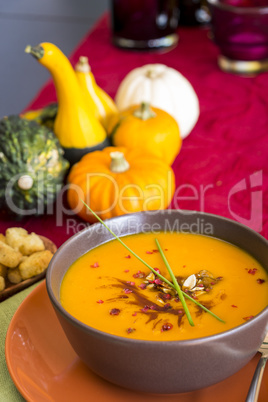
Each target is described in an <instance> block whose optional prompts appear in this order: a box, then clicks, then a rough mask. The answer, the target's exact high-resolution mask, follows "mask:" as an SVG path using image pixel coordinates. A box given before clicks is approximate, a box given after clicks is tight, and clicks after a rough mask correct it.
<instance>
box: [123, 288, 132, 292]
mask: <svg viewBox="0 0 268 402" xmlns="http://www.w3.org/2000/svg"><path fill="white" fill-rule="evenodd" d="M132 292H133V290H131V289H128V288H125V289H124V293H132Z"/></svg>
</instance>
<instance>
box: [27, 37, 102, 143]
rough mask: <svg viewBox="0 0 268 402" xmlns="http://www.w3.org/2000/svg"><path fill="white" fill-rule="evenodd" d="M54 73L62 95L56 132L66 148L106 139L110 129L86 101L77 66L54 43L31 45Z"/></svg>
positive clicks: (59, 98)
mask: <svg viewBox="0 0 268 402" xmlns="http://www.w3.org/2000/svg"><path fill="white" fill-rule="evenodd" d="M25 52H26V53H31V54H32V55H33V56H34V57H35V58H36V59H37V60H38V62H39V63H40V64H42V65H43V66H44V67H46V68H47V69H48V70H49V72H50V73H51V75H52V78H53V81H54V84H55V88H56V92H57V98H58V113H57V117H56V120H55V125H54V132H55V134H56V136H57V137H58V139H59V142H60V144H61V145H62V146H63V147H65V148H87V147H94V146H96V145H97V144H99V143H102V142H103V141H104V140H105V139H106V131H105V129H104V128H103V126H102V125H101V123H100V122H99V121H98V119H96V117H95V114H94V112H93V111H92V110H91V109H90V107H89V106H88V105H87V104H86V102H85V99H84V96H83V93H82V90H81V88H80V85H79V83H78V80H77V77H76V74H75V72H74V69H73V67H72V65H71V63H70V61H69V60H68V58H67V57H66V56H65V55H64V54H63V53H62V51H61V50H60V49H59V48H58V47H57V46H55V45H54V44H52V43H48V42H43V43H41V44H39V45H38V46H35V47H32V46H27V47H26V49H25Z"/></svg>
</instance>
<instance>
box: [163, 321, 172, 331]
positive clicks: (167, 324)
mask: <svg viewBox="0 0 268 402" xmlns="http://www.w3.org/2000/svg"><path fill="white" fill-rule="evenodd" d="M172 328H173V325H172V324H170V323H169V322H166V323H165V324H164V325H162V328H161V332H164V331H169V330H171V329H172Z"/></svg>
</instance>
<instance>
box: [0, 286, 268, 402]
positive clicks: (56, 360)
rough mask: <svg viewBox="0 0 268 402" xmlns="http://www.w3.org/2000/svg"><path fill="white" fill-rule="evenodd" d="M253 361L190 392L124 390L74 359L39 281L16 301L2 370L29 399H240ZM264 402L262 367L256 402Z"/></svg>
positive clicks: (266, 384)
mask: <svg viewBox="0 0 268 402" xmlns="http://www.w3.org/2000/svg"><path fill="white" fill-rule="evenodd" d="M258 359H259V355H256V356H255V357H254V358H253V359H252V360H251V361H250V362H249V363H248V364H247V365H246V366H245V367H244V368H243V369H242V370H240V371H239V372H238V373H236V374H235V375H233V376H232V377H230V378H228V379H227V380H225V381H222V382H220V383H218V384H216V385H213V386H211V387H209V388H204V389H202V390H199V391H195V392H190V393H185V394H178V395H151V394H142V393H138V392H132V391H128V390H126V389H123V388H120V387H118V386H116V385H113V384H110V383H109V382H107V381H105V380H103V379H101V378H100V377H98V376H97V375H95V374H94V373H93V372H92V371H91V370H90V369H88V368H87V367H86V365H85V364H84V363H83V362H82V361H81V360H80V359H79V358H78V357H77V355H76V354H75V352H74V351H73V349H72V347H71V346H70V344H69V342H68V340H67V338H66V336H65V334H64V333H63V330H62V329H61V327H60V324H59V323H58V320H57V317H56V315H55V312H54V310H53V308H52V306H51V304H50V301H49V298H48V295H47V291H46V286H45V281H43V282H42V283H40V285H38V286H37V287H36V288H35V289H34V290H33V291H32V292H31V293H30V294H29V295H28V296H27V297H26V299H25V300H24V301H23V303H22V304H21V305H20V307H19V308H18V310H17V311H16V313H15V315H14V316H13V318H12V320H11V323H10V325H9V328H8V332H7V337H6V361H7V366H8V370H9V372H10V375H11V377H12V379H13V381H14V383H15V385H16V387H17V388H18V390H19V392H20V393H21V394H22V395H23V397H24V398H25V399H26V400H27V401H29V402H30V401H38V402H45V401H52V400H53V401H64V402H68V401H74V400H79V401H80V402H83V401H88V400H89V398H90V400H92V401H93V400H97V401H98V402H125V401H128V402H175V401H176V402H179V401H180V402H192V401H195V402H214V401H215V400H217V402H226V401H229V402H244V401H245V398H246V395H247V391H248V388H249V385H250V381H251V378H252V376H253V373H254V370H255V367H256V365H257V362H258ZM130 364H131V362H130ZM133 381H134V382H135V378H133ZM193 381H194V378H193ZM265 401H266V402H267V401H268V370H267V369H266V370H265V372H264V377H263V382H262V387H261V391H260V398H259V401H258V402H265Z"/></svg>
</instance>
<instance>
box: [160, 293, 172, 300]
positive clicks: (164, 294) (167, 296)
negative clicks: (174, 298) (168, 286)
mask: <svg viewBox="0 0 268 402" xmlns="http://www.w3.org/2000/svg"><path fill="white" fill-rule="evenodd" d="M162 297H163V299H168V300H169V299H171V295H170V294H169V293H163V294H162Z"/></svg>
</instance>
